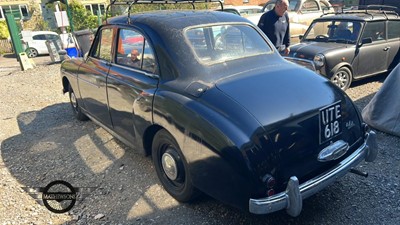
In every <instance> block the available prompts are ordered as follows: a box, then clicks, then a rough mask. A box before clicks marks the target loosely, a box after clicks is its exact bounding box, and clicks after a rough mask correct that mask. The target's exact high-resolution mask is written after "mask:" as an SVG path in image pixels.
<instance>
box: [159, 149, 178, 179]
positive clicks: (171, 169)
mask: <svg viewBox="0 0 400 225" xmlns="http://www.w3.org/2000/svg"><path fill="white" fill-rule="evenodd" d="M161 164H162V168H163V170H164V173H165V174H166V175H167V177H168V178H169V179H171V180H176V178H177V177H178V166H177V164H176V161H175V159H174V157H173V156H172V155H171V154H169V153H167V152H165V153H164V154H163V155H162V157H161Z"/></svg>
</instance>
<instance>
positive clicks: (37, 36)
mask: <svg viewBox="0 0 400 225" xmlns="http://www.w3.org/2000/svg"><path fill="white" fill-rule="evenodd" d="M32 39H33V40H36V41H45V40H46V35H44V34H38V35H34V36H33V37H32Z"/></svg>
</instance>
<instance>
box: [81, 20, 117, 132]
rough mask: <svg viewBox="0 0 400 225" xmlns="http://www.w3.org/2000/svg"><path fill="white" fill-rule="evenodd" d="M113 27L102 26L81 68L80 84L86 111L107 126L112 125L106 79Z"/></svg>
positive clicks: (110, 54)
mask: <svg viewBox="0 0 400 225" xmlns="http://www.w3.org/2000/svg"><path fill="white" fill-rule="evenodd" d="M113 32H114V31H113V27H110V26H105V27H102V28H101V29H100V30H99V32H98V35H97V36H96V39H95V42H94V46H92V49H91V52H90V53H89V55H88V57H87V59H86V62H85V63H83V64H82V65H81V66H80V68H79V75H78V85H79V90H80V95H81V97H82V100H83V107H84V108H85V109H86V111H87V112H88V113H89V114H90V115H91V116H92V117H94V119H96V120H98V121H100V122H101V123H102V124H103V125H106V126H107V127H110V128H111V127H112V124H111V119H110V113H109V111H108V102H107V89H106V81H107V74H108V71H109V69H110V65H111V59H112V46H113V37H114V35H113Z"/></svg>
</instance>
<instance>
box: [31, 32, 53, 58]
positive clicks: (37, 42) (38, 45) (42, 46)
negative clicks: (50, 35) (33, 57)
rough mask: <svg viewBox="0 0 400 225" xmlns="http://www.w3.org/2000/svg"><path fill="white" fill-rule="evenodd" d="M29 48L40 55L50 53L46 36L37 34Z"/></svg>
mask: <svg viewBox="0 0 400 225" xmlns="http://www.w3.org/2000/svg"><path fill="white" fill-rule="evenodd" d="M29 47H31V48H34V49H36V50H37V51H38V53H39V54H46V53H49V51H48V50H47V46H46V35H45V34H36V35H33V36H32V41H31V42H30V43H29Z"/></svg>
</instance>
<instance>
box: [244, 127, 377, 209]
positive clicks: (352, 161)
mask: <svg viewBox="0 0 400 225" xmlns="http://www.w3.org/2000/svg"><path fill="white" fill-rule="evenodd" d="M366 136H367V137H366V139H365V141H364V143H363V144H362V145H361V146H360V147H359V148H358V149H357V150H356V151H354V152H353V153H352V154H351V155H350V156H348V157H347V158H345V159H344V160H343V161H341V162H340V163H339V164H338V165H337V166H336V167H334V168H332V169H331V170H329V171H327V172H325V173H324V174H321V175H320V176H318V177H315V178H313V179H311V180H308V181H307V182H305V183H302V184H301V185H296V182H295V181H296V180H297V178H296V177H291V178H290V180H289V183H288V186H287V189H286V191H284V192H281V193H278V194H276V195H273V196H271V197H267V198H261V199H249V211H250V212H251V213H254V214H267V213H272V212H275V211H278V210H281V209H286V211H287V213H288V214H289V215H291V216H294V217H295V216H298V215H299V214H300V212H301V209H302V204H301V203H300V202H302V201H303V199H306V198H308V197H310V196H312V195H314V194H315V193H317V192H319V191H320V190H322V189H324V188H325V187H327V186H328V185H330V184H332V183H333V182H335V181H336V180H337V179H339V178H340V177H343V176H344V175H346V174H347V173H348V171H349V170H350V169H351V168H353V167H355V166H357V165H358V164H359V163H360V162H361V161H362V160H364V159H367V156H375V158H376V155H377V153H378V148H376V147H377V146H376V134H375V133H374V132H373V131H370V132H368V133H367V135H366ZM375 158H374V157H371V159H375ZM297 193H299V194H297Z"/></svg>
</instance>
